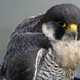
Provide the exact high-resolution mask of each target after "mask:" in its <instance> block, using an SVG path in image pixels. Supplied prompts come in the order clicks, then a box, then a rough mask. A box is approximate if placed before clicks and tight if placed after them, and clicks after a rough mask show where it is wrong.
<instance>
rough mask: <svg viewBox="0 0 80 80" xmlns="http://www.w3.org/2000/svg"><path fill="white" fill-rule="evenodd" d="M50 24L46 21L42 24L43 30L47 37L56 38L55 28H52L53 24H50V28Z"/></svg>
mask: <svg viewBox="0 0 80 80" xmlns="http://www.w3.org/2000/svg"><path fill="white" fill-rule="evenodd" d="M48 27H49V25H47V24H46V23H44V24H43V25H42V32H43V33H44V34H45V36H46V37H48V38H49V39H50V40H54V30H53V28H52V25H50V28H48Z"/></svg>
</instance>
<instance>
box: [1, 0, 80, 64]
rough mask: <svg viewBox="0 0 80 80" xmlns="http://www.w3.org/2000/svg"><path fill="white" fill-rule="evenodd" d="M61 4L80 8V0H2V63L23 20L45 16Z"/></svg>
mask: <svg viewBox="0 0 80 80" xmlns="http://www.w3.org/2000/svg"><path fill="white" fill-rule="evenodd" d="M60 3H73V4H75V5H77V6H79V7H80V0H0V63H1V62H2V60H3V56H4V54H5V53H6V47H7V44H8V41H9V36H10V34H11V33H12V32H13V30H14V29H15V27H16V26H17V25H18V24H19V23H20V22H21V21H22V20H23V19H25V18H27V17H30V16H36V15H39V14H40V13H41V14H43V13H44V12H45V11H46V10H47V9H48V8H50V7H51V6H53V5H56V4H60Z"/></svg>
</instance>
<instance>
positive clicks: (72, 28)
mask: <svg viewBox="0 0 80 80" xmlns="http://www.w3.org/2000/svg"><path fill="white" fill-rule="evenodd" d="M63 26H64V28H65V30H66V31H70V32H77V28H78V25H77V24H74V23H72V24H68V25H66V24H64V25H63Z"/></svg>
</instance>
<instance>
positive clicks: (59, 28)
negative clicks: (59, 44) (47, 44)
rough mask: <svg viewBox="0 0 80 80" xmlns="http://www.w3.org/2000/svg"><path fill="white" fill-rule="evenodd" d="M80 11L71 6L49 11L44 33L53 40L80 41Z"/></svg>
mask: <svg viewBox="0 0 80 80" xmlns="http://www.w3.org/2000/svg"><path fill="white" fill-rule="evenodd" d="M79 24H80V9H79V8H77V7H76V6H74V5H71V4H62V5H57V6H54V7H52V8H51V9H49V10H48V11H47V13H46V15H45V22H44V23H43V27H42V30H43V33H44V34H45V35H46V36H47V37H48V38H49V39H51V40H67V41H68V40H79V39H80V29H79Z"/></svg>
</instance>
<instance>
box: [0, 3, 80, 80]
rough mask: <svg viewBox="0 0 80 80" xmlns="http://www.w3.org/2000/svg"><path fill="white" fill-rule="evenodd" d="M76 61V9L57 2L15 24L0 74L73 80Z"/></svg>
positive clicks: (79, 18)
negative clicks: (38, 13) (40, 12)
mask: <svg viewBox="0 0 80 80" xmlns="http://www.w3.org/2000/svg"><path fill="white" fill-rule="evenodd" d="M78 64H80V9H79V8H78V7H77V6H75V5H73V4H58V5H55V6H53V7H51V8H50V9H49V10H47V11H46V12H45V13H44V14H42V15H39V16H37V17H34V18H29V19H25V20H24V21H23V22H22V23H21V24H19V25H18V26H17V28H16V29H15V31H14V32H13V33H12V34H11V36H10V41H9V44H8V47H7V52H6V55H5V57H4V61H3V64H2V67H1V70H0V75H1V76H4V77H5V78H6V79H7V80H73V78H74V72H75V68H76V66H77V65H78Z"/></svg>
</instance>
